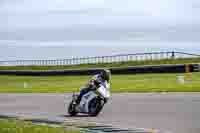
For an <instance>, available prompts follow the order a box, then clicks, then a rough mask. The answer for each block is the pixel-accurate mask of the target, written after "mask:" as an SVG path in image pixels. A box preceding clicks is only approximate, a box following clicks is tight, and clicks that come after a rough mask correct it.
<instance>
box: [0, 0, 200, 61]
mask: <svg viewBox="0 0 200 133" xmlns="http://www.w3.org/2000/svg"><path fill="white" fill-rule="evenodd" d="M199 13H200V1H199V0H151V1H150V0H0V48H1V47H2V48H1V50H0V52H1V51H2V50H4V52H5V50H7V53H8V54H9V52H10V51H9V47H10V46H13V45H14V46H15V47H17V48H18V49H19V48H21V47H23V46H26V47H27V46H34V47H35V46H58V47H59V46H62V47H63V46H66V47H67V46H71V45H78V46H79V45H81V46H86V47H87V46H88V45H90V46H91V45H92V46H102V45H105V46H107V45H113V46H115V45H119V46H120V45H121V46H124V45H129V46H130V45H132V47H133V45H134V47H135V48H138V47H139V48H140V49H142V48H143V47H145V49H146V48H147V47H148V49H153V48H155V47H157V48H158V49H159V48H163V47H164V45H165V46H166V42H168V44H167V45H168V46H167V47H168V48H171V49H173V48H179V47H181V49H183V50H184V49H187V48H188V47H190V48H191V49H192V48H194V49H195V48H198V47H199V42H200V37H199V35H200V15H199ZM148 42H149V43H148ZM153 42H156V43H153ZM88 47H89V46H88ZM134 47H133V48H134ZM30 51H31V50H30ZM58 52H59V51H57V53H58ZM119 52H120V50H119ZM122 52H126V51H122ZM19 53H21V52H19ZM27 54H28V53H27ZM27 54H26V55H27ZM81 54H82V53H81ZM81 54H80V53H79V55H81ZM26 55H24V56H26ZM13 56H14V55H13ZM13 56H12V57H13ZM17 56H18V53H16V57H17ZM74 56H75V55H74ZM5 57H6V56H5V55H4V57H3V56H2V55H0V58H5ZM20 57H23V55H20ZM30 57H31V56H30ZM52 57H53V56H52ZM10 59H12V58H10Z"/></svg>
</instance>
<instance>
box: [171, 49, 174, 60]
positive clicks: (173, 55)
mask: <svg viewBox="0 0 200 133" xmlns="http://www.w3.org/2000/svg"><path fill="white" fill-rule="evenodd" d="M171 58H172V59H175V52H174V51H172V56H171Z"/></svg>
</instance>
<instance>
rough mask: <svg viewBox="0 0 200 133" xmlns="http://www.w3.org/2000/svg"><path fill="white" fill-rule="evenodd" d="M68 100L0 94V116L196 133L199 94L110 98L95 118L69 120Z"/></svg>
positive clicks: (199, 125)
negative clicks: (66, 106) (66, 105)
mask: <svg viewBox="0 0 200 133" xmlns="http://www.w3.org/2000/svg"><path fill="white" fill-rule="evenodd" d="M70 99H71V94H66V95H64V94H0V115H10V116H12V115H13V116H21V117H24V116H26V117H37V118H40V117H41V118H44V117H45V118H48V119H51V120H55V121H56V120H57V121H66V122H67V121H76V122H80V121H82V122H85V123H86V122H95V123H99V124H104V125H112V126H114V127H120V128H123V129H125V128H126V129H135V128H145V129H152V128H155V129H158V130H160V131H163V132H169V133H171V132H172V133H200V93H187V94H186V93H166V94H165V93H157V94H156V93H155V94H153V93H151V94H150V93H148V94H130V93H126V94H125V93H123V94H113V95H112V98H111V99H110V101H109V103H108V104H107V105H106V106H105V108H104V109H103V111H102V112H101V114H100V115H99V116H98V117H87V116H85V115H80V116H78V117H73V118H72V117H69V116H68V115H67V112H66V109H65V106H64V105H65V104H64V103H65V102H67V103H68V102H69V101H70Z"/></svg>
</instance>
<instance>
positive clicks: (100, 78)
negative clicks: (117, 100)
mask: <svg viewBox="0 0 200 133" xmlns="http://www.w3.org/2000/svg"><path fill="white" fill-rule="evenodd" d="M110 77H111V73H110V71H109V70H105V69H104V70H103V71H102V72H101V73H100V74H97V75H94V76H93V77H92V79H91V80H90V81H89V83H88V84H86V86H84V87H83V88H82V89H81V91H80V94H79V96H78V98H77V101H76V103H77V104H79V103H80V101H81V98H82V96H83V95H85V94H86V93H88V92H89V91H91V90H95V89H97V87H98V86H99V85H100V84H101V83H104V82H106V81H107V83H109V82H110Z"/></svg>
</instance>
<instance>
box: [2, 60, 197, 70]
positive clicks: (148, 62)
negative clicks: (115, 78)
mask: <svg viewBox="0 0 200 133" xmlns="http://www.w3.org/2000/svg"><path fill="white" fill-rule="evenodd" d="M187 63H200V58H185V59H184V58H183V59H162V60H146V61H129V62H118V63H102V64H82V65H71V66H0V70H59V69H88V68H110V67H127V66H139V65H160V64H187Z"/></svg>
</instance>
